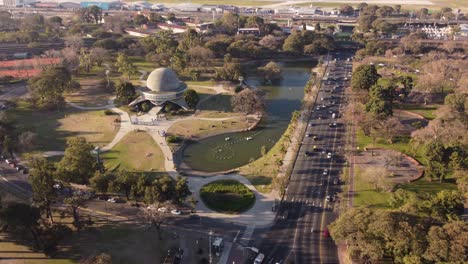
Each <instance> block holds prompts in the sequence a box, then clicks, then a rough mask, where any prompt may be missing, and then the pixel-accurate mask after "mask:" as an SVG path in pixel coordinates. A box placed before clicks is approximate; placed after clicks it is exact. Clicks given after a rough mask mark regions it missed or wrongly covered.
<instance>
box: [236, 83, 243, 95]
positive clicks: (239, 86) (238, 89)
mask: <svg viewBox="0 0 468 264" xmlns="http://www.w3.org/2000/svg"><path fill="white" fill-rule="evenodd" d="M242 90H244V87H242V85H237V86H236V88H235V89H234V92H235V93H239V92H241V91H242Z"/></svg>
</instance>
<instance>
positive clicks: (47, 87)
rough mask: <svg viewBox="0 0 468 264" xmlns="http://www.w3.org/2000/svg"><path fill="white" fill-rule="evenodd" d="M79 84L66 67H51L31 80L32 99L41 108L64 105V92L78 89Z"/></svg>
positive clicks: (58, 107)
mask: <svg viewBox="0 0 468 264" xmlns="http://www.w3.org/2000/svg"><path fill="white" fill-rule="evenodd" d="M77 87H79V84H78V85H77V83H76V82H74V81H73V80H72V77H71V74H70V71H68V70H67V68H65V67H51V68H48V69H46V70H45V71H43V72H41V73H40V75H39V76H38V77H34V78H32V79H31V80H30V81H29V90H30V92H31V97H32V101H33V102H34V104H35V105H36V106H38V107H40V108H51V107H55V108H57V109H60V106H61V105H63V103H64V99H63V92H65V91H72V90H75V89H77Z"/></svg>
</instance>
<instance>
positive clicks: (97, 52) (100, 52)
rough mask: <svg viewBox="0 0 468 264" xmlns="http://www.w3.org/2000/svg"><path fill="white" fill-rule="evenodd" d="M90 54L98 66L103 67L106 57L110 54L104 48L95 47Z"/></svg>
mask: <svg viewBox="0 0 468 264" xmlns="http://www.w3.org/2000/svg"><path fill="white" fill-rule="evenodd" d="M90 54H91V60H92V61H93V63H96V65H97V66H99V67H101V65H102V63H103V62H104V59H105V58H106V57H107V56H108V54H109V53H108V52H107V50H106V49H104V48H101V47H94V48H92V49H91V50H90Z"/></svg>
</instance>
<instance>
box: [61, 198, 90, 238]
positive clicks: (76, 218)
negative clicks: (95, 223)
mask: <svg viewBox="0 0 468 264" xmlns="http://www.w3.org/2000/svg"><path fill="white" fill-rule="evenodd" d="M85 201H86V199H85V198H84V197H82V196H79V195H73V196H72V197H67V198H65V199H63V202H64V203H65V204H66V205H68V206H69V207H70V209H71V211H72V215H73V226H74V227H75V228H76V229H77V230H78V232H79V231H80V230H81V227H82V223H81V220H80V213H79V211H78V210H79V208H80V207H83V206H84V204H85Z"/></svg>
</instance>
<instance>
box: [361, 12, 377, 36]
mask: <svg viewBox="0 0 468 264" xmlns="http://www.w3.org/2000/svg"><path fill="white" fill-rule="evenodd" d="M376 19H377V17H376V16H375V15H372V14H368V13H364V12H361V14H360V15H359V18H358V20H357V24H358V26H357V29H359V31H360V32H363V33H365V32H368V31H370V30H371V29H372V23H373V22H374V21H375V20H376Z"/></svg>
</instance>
